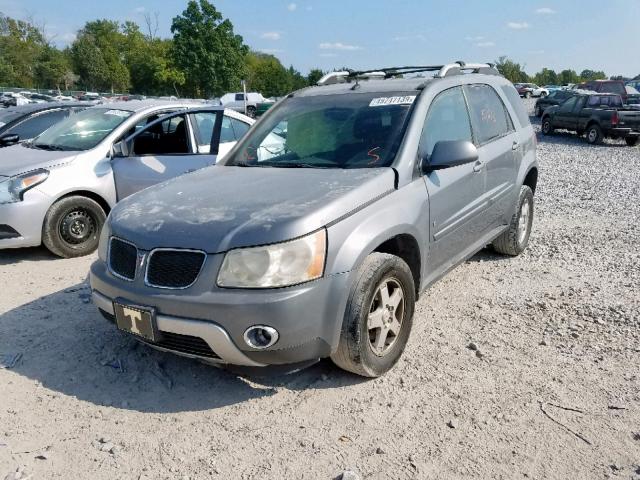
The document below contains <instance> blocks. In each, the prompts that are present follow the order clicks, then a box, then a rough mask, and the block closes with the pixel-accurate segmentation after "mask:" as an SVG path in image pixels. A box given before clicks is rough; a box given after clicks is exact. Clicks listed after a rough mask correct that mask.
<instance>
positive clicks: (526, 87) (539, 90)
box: [514, 83, 549, 98]
mask: <svg viewBox="0 0 640 480" xmlns="http://www.w3.org/2000/svg"><path fill="white" fill-rule="evenodd" d="M514 86H515V87H516V90H517V91H518V93H519V94H520V96H521V97H524V98H531V97H546V96H547V95H549V89H548V88H546V87H539V86H538V85H536V84H535V83H516V84H514Z"/></svg>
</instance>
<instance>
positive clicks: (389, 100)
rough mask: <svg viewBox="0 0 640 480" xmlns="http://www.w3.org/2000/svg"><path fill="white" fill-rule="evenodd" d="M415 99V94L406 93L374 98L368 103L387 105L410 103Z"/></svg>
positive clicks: (373, 105) (379, 105)
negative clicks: (398, 95)
mask: <svg viewBox="0 0 640 480" xmlns="http://www.w3.org/2000/svg"><path fill="white" fill-rule="evenodd" d="M415 101H416V96H415V95H406V96H404V97H380V98H374V99H373V100H371V103H370V104H369V106H370V107H386V106H388V105H411V104H412V103H413V102H415Z"/></svg>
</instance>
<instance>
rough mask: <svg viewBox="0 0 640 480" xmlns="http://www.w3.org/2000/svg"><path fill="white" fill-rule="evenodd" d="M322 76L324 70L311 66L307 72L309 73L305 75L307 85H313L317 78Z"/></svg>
mask: <svg viewBox="0 0 640 480" xmlns="http://www.w3.org/2000/svg"><path fill="white" fill-rule="evenodd" d="M323 76H324V72H323V71H322V70H320V69H319V68H313V69H312V70H311V71H310V72H309V75H307V84H308V85H309V86H311V85H315V84H316V83H318V80H320V79H321V78H322V77H323Z"/></svg>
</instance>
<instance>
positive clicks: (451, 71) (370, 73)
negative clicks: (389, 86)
mask: <svg viewBox="0 0 640 480" xmlns="http://www.w3.org/2000/svg"><path fill="white" fill-rule="evenodd" d="M424 72H437V73H435V74H434V77H435V78H444V77H448V76H451V75H461V74H463V73H482V74H486V75H500V72H498V70H497V69H496V68H495V65H494V64H493V63H465V62H462V61H458V62H455V63H450V64H447V65H426V66H425V65H423V66H408V67H387V68H379V69H376V70H363V71H355V70H344V71H340V72H329V73H327V74H326V75H324V76H323V77H322V78H321V79H320V80H318V83H317V85H333V84H336V83H346V82H349V81H350V80H356V81H357V80H358V79H372V78H379V79H385V78H392V77H395V76H398V75H405V74H410V73H424Z"/></svg>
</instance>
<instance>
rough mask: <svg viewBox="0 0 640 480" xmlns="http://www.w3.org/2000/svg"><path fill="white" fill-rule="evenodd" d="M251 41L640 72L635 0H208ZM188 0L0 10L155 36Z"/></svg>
mask: <svg viewBox="0 0 640 480" xmlns="http://www.w3.org/2000/svg"><path fill="white" fill-rule="evenodd" d="M212 3H213V4H214V5H215V6H216V8H217V9H218V10H220V11H221V12H222V14H223V15H224V16H225V17H226V18H229V19H230V20H231V22H232V23H233V25H234V28H235V31H236V33H238V34H240V35H242V36H243V37H244V40H245V43H247V44H248V45H249V46H250V47H251V48H253V49H254V50H259V51H263V52H266V53H272V54H274V55H275V56H277V57H278V58H279V59H280V60H281V61H282V63H283V64H285V65H286V66H289V65H293V66H294V67H295V68H297V69H298V70H300V71H302V72H303V73H307V72H308V71H309V70H310V69H311V68H315V67H317V68H321V69H323V70H329V69H333V68H340V67H349V68H355V69H372V68H379V67H384V66H401V65H408V64H411V65H415V64H429V65H432V64H441V63H450V62H452V61H456V60H464V61H467V62H486V61H493V60H495V59H497V58H498V57H500V56H502V55H506V56H508V57H510V58H512V59H513V60H515V61H517V62H519V63H521V64H524V65H525V70H526V71H527V72H528V73H530V74H533V73H535V72H537V71H539V70H540V69H542V67H548V68H552V69H554V70H557V71H559V70H562V69H565V68H571V69H574V70H576V71H577V72H578V73H580V72H581V71H582V70H583V69H585V68H590V69H593V70H604V71H605V73H607V74H608V75H626V76H635V75H638V74H639V73H640V0H563V1H561V0H549V1H538V0H533V1H524V0H482V1H479V0H467V1H462V0H449V1H447V0H441V1H440V0H438V1H436V0H213V1H212ZM186 4H187V0H162V1H159V0H108V1H102V2H95V1H91V0H58V1H56V2H52V1H51V0H0V12H3V13H4V14H5V15H9V16H12V17H16V18H23V19H24V18H33V19H35V21H36V22H37V23H39V24H44V25H45V27H46V32H47V35H48V36H49V37H50V38H51V39H52V41H53V42H54V43H56V44H57V45H59V46H64V45H66V44H68V43H69V42H71V41H73V39H74V35H75V32H76V31H77V30H78V29H79V28H81V27H82V26H83V25H84V23H85V22H86V21H88V20H94V19H96V18H107V19H111V20H118V21H121V22H122V21H125V20H133V21H135V22H137V23H139V24H140V25H144V16H145V13H148V14H151V15H154V14H155V13H156V12H157V13H158V18H159V31H158V33H159V34H160V35H161V36H166V37H169V36H170V35H171V31H170V27H171V20H172V19H173V17H175V16H176V15H179V14H180V13H181V12H182V11H183V10H184V9H185V7H186Z"/></svg>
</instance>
